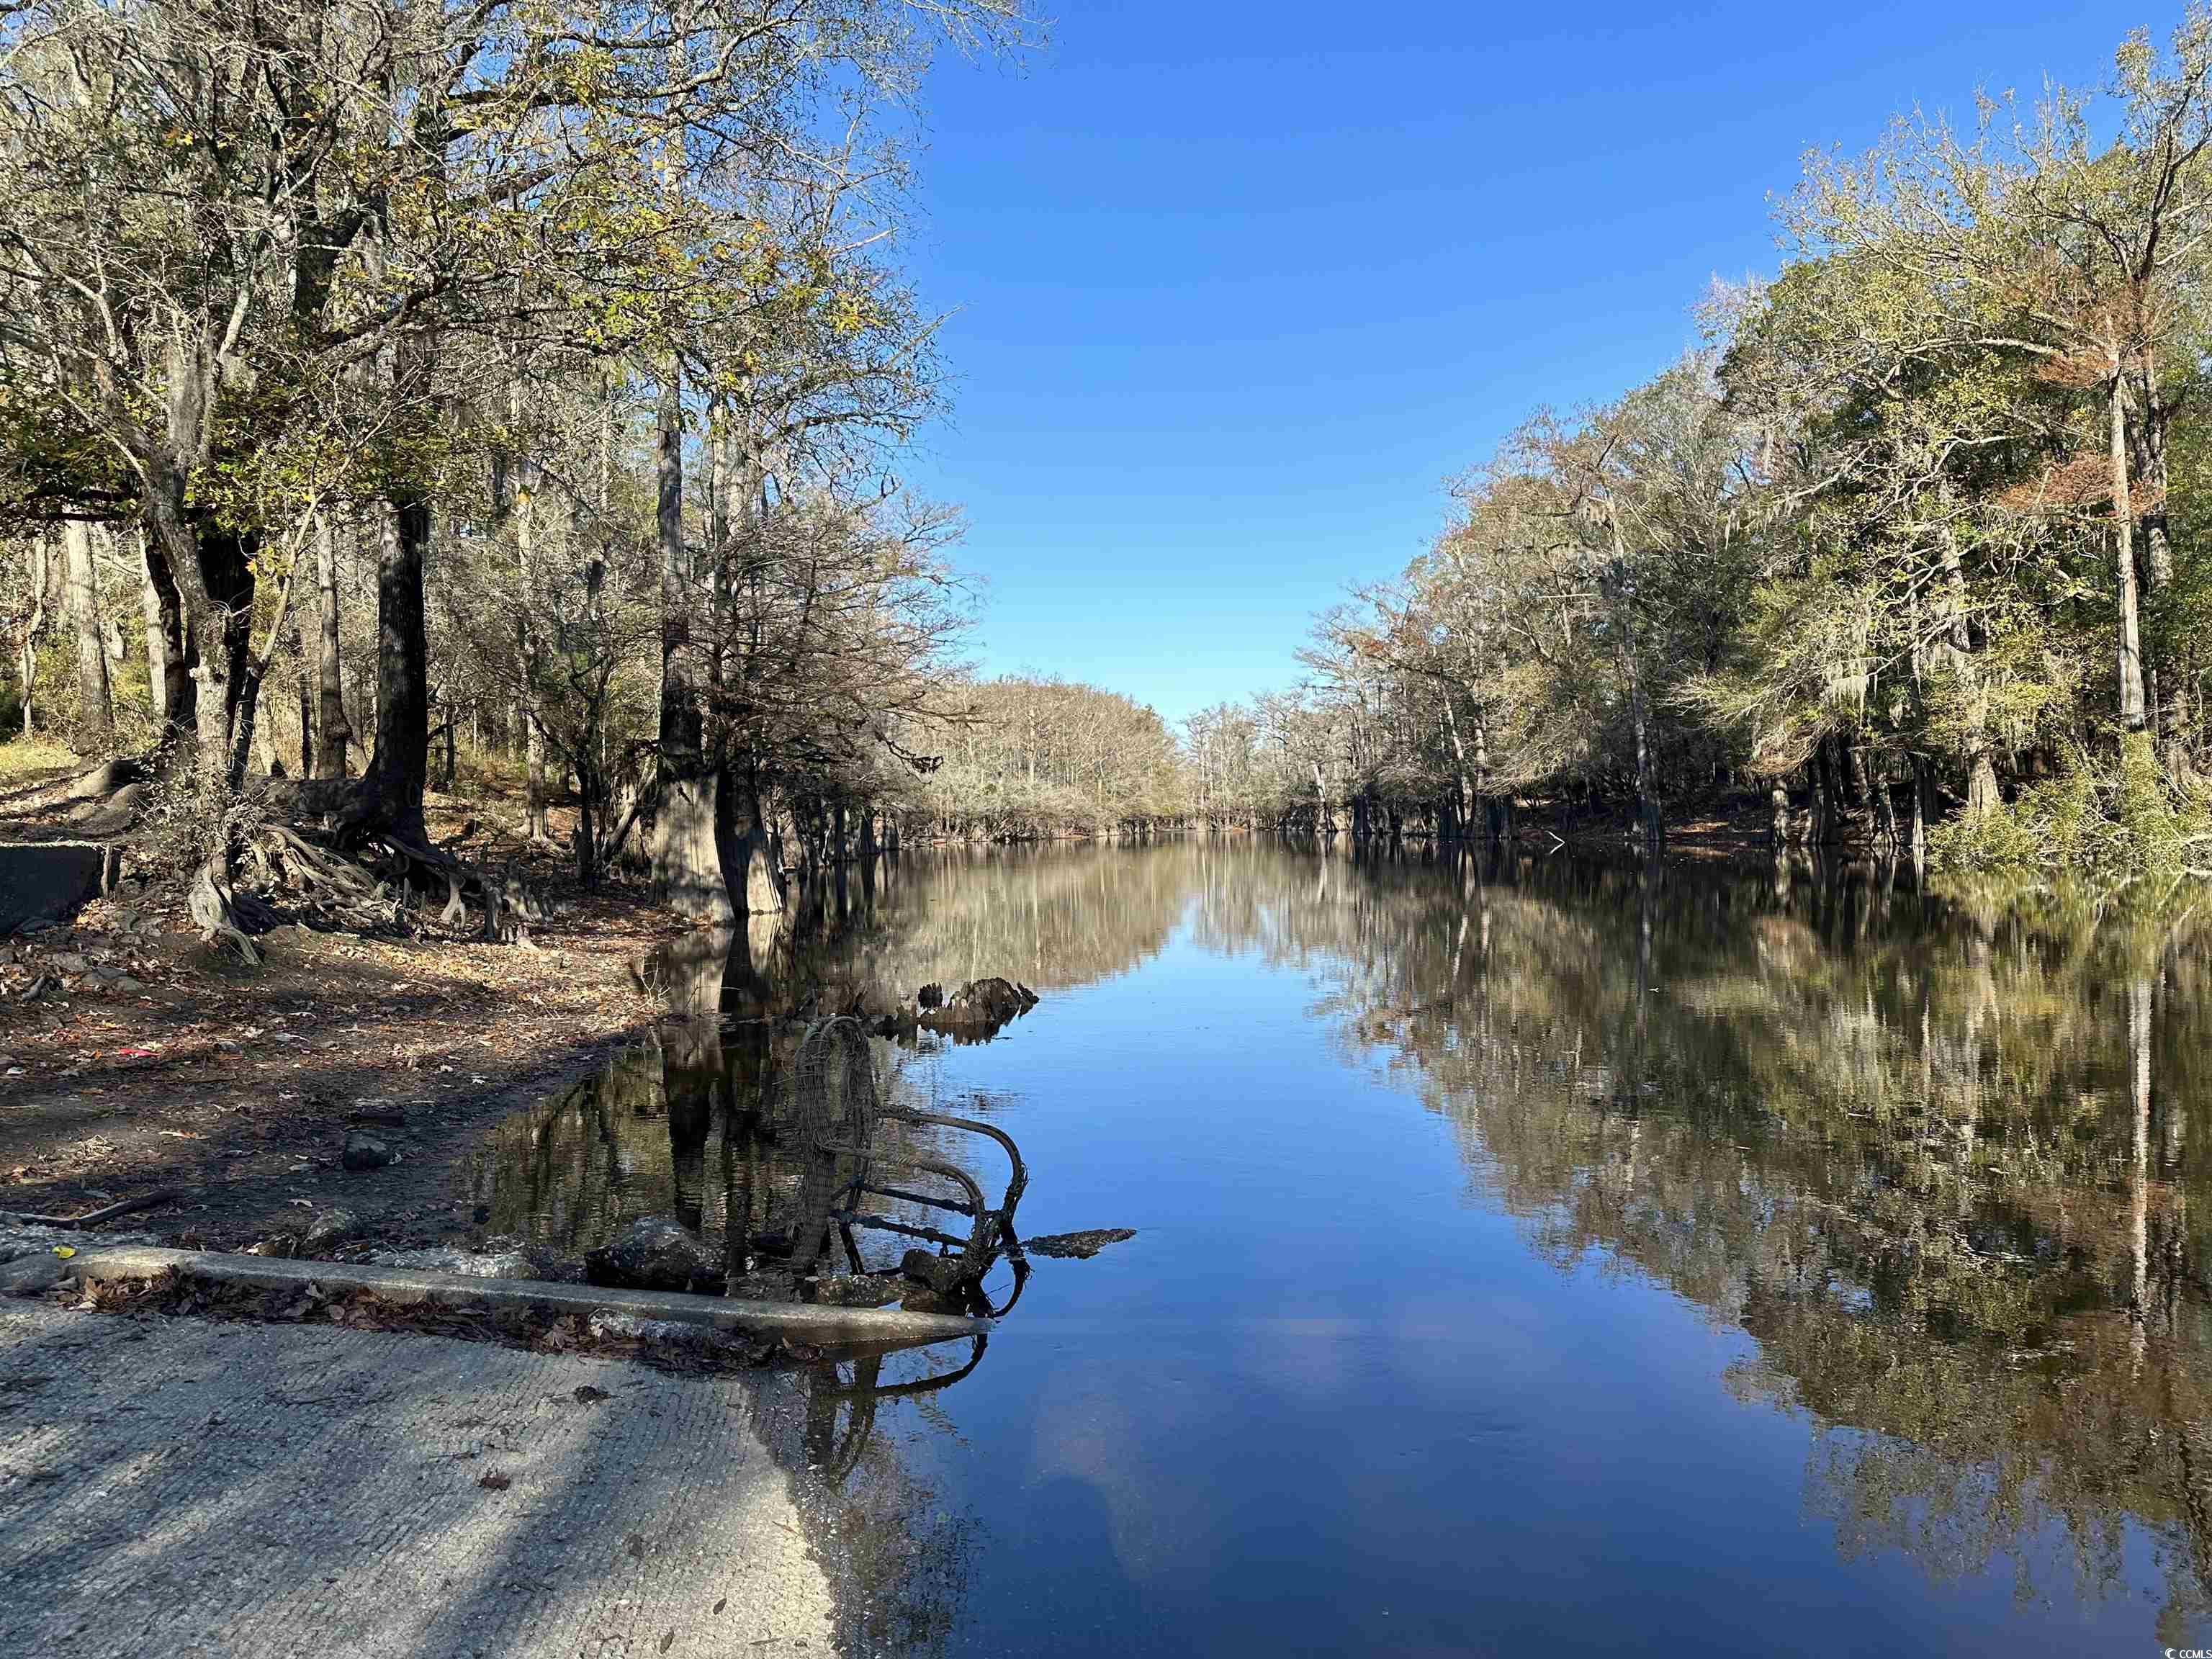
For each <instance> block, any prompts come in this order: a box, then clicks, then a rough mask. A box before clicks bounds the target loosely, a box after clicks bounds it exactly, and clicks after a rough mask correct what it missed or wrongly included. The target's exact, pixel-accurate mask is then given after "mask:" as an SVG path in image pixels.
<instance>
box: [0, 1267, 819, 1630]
mask: <svg viewBox="0 0 2212 1659" xmlns="http://www.w3.org/2000/svg"><path fill="white" fill-rule="evenodd" d="M754 1386H756V1385H755V1384H754V1383H751V1382H750V1381H749V1380H748V1379H746V1378H744V1377H742V1376H671V1375H668V1374H665V1373H663V1372H659V1371H654V1370H647V1369H645V1368H643V1367H640V1366H634V1365H630V1364H624V1363H623V1362H620V1361H611V1360H602V1359H587V1358H574V1357H570V1356H564V1355H551V1354H538V1353H529V1352H520V1351H517V1350H514V1349H509V1348H501V1347H494V1346H485V1345H481V1344H477V1343H471V1342H463V1341H457V1340H449V1339H447V1338H443V1337H431V1336H411V1335H392V1334H383V1333H379V1332H370V1331H345V1330H333V1329H329V1328H318V1327H311V1326H299V1325H247V1324H222V1323H214V1322H202V1321H198V1320H191V1319H129V1318H118V1317H116V1316H109V1315H104V1314H98V1313H90V1312H76V1311H72V1310H64V1309H62V1308H59V1307H57V1306H54V1305H52V1304H44V1303H32V1302H15V1303H0V1654H9V1655H13V1654H25V1655H29V1654H38V1655H50V1654H51V1655H69V1656H74V1659H99V1656H107V1655H113V1656H117V1659H122V1656H130V1659H138V1656H143V1655H147V1654H153V1653H161V1654H164V1655H207V1656H215V1655H222V1656H226V1659H228V1656H237V1659H277V1656H300V1659H353V1656H361V1659H369V1656H374V1659H399V1656H417V1655H420V1656H426V1659H471V1656H478V1659H511V1656H513V1659H519V1656H530V1659H537V1656H549V1659H550V1656H563V1659H575V1656H579V1655H582V1656H591V1659H612V1656H617V1655H630V1654H635V1655H640V1656H655V1659H657V1656H660V1655H664V1654H665V1655H667V1656H669V1659H678V1656H682V1655H701V1654H744V1655H749V1656H750V1655H773V1656H782V1655H792V1654H806V1655H809V1656H812V1659H823V1656H828V1655H829V1654H831V1653H832V1652H833V1651H834V1648H833V1644H832V1641H831V1637H830V1631H831V1627H832V1617H833V1613H832V1607H831V1601H830V1593H829V1585H828V1583H827V1582H826V1580H825V1578H824V1577H823V1572H822V1571H821V1569H820V1568H819V1567H818V1566H817V1565H816V1563H815V1561H814V1560H813V1559H812V1558H811V1556H810V1555H809V1554H808V1553H807V1547H806V1543H805V1539H804V1537H803V1536H802V1534H801V1532H800V1526H799V1516H798V1513H797V1511H796V1510H794V1508H793V1504H792V1501H791V1498H790V1495H789V1492H788V1489H787V1484H786V1481H785V1477H784V1474H783V1473H782V1471H781V1469H780V1468H777V1467H776V1465H775V1463H774V1462H772V1461H771V1460H770V1458H769V1454H768V1452H767V1451H766V1450H765V1449H763V1446H762V1444H761V1442H760V1440H759V1439H758V1437H757V1436H756V1435H755V1433H754V1431H753V1429H752V1427H751V1426H750V1395H749V1394H748V1390H749V1389H750V1388H752V1387H754Z"/></svg>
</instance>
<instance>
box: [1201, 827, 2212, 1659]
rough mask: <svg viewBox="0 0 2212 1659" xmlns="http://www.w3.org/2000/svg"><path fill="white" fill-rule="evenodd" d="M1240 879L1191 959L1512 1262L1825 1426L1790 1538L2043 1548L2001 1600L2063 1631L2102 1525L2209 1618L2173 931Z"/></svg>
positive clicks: (1594, 872)
mask: <svg viewBox="0 0 2212 1659" xmlns="http://www.w3.org/2000/svg"><path fill="white" fill-rule="evenodd" d="M1252 862H1253V865H1254V866H1255V874H1254V875H1253V877H1251V878H1245V879H1239V880H1237V881H1235V882H1233V883H1231V884H1228V886H1229V890H1228V891H1227V892H1226V893H1225V894H1223V895H1222V896H1221V897H1220V898H1218V899H1217V900H1214V901H1212V902H1208V903H1207V904H1206V906H1204V907H1203V914H1204V915H1206V917H1207V925H1208V926H1209V927H1212V929H1213V934H1212V942H1213V943H1215V944H1216V945H1218V948H1222V949H1231V948H1236V949H1249V948H1257V949H1260V950H1261V951H1265V952H1267V954H1268V955H1269V956H1271V957H1273V958H1275V959H1278V960H1280V961H1285V962H1291V963H1297V965H1298V966H1300V967H1301V968H1303V969H1307V970H1308V971H1312V972H1316V973H1318V974H1319V975H1321V976H1322V979H1323V981H1325V982H1326V983H1327V984H1328V987H1329V990H1328V994H1327V995H1326V996H1325V997H1324V998H1323V1000H1322V1003H1321V1005H1320V1006H1319V1008H1318V1009H1317V1011H1316V1012H1320V1013H1322V1014H1323V1015H1325V1016H1326V1017H1327V1018H1331V1019H1333V1020H1334V1021H1335V1022H1336V1023H1337V1025H1338V1028H1339V1030H1340V1032H1341V1034H1342V1037H1343V1040H1344V1042H1345V1043H1346V1047H1347V1048H1348V1049H1350V1050H1353V1051H1362V1052H1367V1053H1371V1054H1381V1055H1383V1057H1384V1058H1385V1059H1386V1060H1387V1061H1388V1062H1389V1065H1390V1066H1392V1067H1393V1068H1394V1069H1395V1070H1396V1071H1397V1072H1398V1073H1400V1074H1401V1076H1402V1077H1403V1079H1405V1081H1406V1082H1407V1085H1409V1086H1410V1087H1411V1088H1412V1089H1413V1090H1414V1091H1417V1092H1418V1094H1419V1097H1420V1098H1421V1099H1422V1100H1423V1101H1424V1102H1425V1103H1426V1105H1427V1106H1428V1107H1429V1109H1431V1110H1432V1111H1435V1112H1437V1113H1438V1114H1440V1115H1443V1117H1444V1118H1445V1119H1447V1120H1448V1121H1449V1122H1450V1123H1451V1125H1452V1126H1453V1127H1454V1129H1455V1132H1456V1133H1457V1135H1458V1138H1459V1141H1460V1145H1461V1148H1462V1153H1463V1155H1464V1157H1465V1158H1466V1160H1467V1162H1468V1166H1469V1168H1470V1170H1471V1171H1473V1172H1474V1178H1475V1179H1476V1180H1477V1181H1479V1182H1481V1183H1482V1184H1483V1185H1485V1186H1486V1188H1489V1189H1490V1193H1491V1195H1492V1198H1493V1199H1494V1200H1495V1201H1497V1202H1498V1203H1500V1204H1502V1205H1503V1206H1504V1207H1505V1208H1507V1209H1508V1210H1510V1212H1512V1213H1514V1214H1515V1215H1516V1216H1518V1217H1520V1218H1522V1220H1523V1222H1524V1225H1525V1231H1526V1233H1527V1236H1528V1238H1529V1240H1530V1242H1531V1243H1532V1244H1533V1245H1534V1248H1535V1249H1538V1250H1539V1251H1540V1252H1541V1253H1542V1254H1544V1255H1547V1256H1548V1257H1549V1258H1551V1259H1552V1260H1553V1261H1557V1262H1558V1263H1559V1264H1560V1265H1561V1266H1562V1267H1567V1266H1570V1265H1571V1264H1574V1263H1576V1262H1578V1261H1582V1260H1583V1259H1584V1258H1585V1257H1586V1256H1588V1255H1591V1254H1593V1253H1595V1254H1597V1255H1600V1256H1601V1258H1602V1259H1604V1260H1607V1261H1613V1262H1615V1263H1619V1264H1625V1265H1631V1266H1633V1267H1636V1268H1638V1269H1640V1270H1642V1271H1644V1272H1645V1273H1650V1274H1651V1275H1653V1276H1654V1277H1656V1278H1657V1279H1660V1280H1662V1282H1664V1283H1665V1284H1666V1285H1668V1286H1670V1287H1671V1288H1672V1289H1674V1291H1677V1292H1679V1293H1680V1294H1682V1295H1684V1296H1686V1297H1690V1298H1692V1300H1693V1301H1695V1302H1696V1303H1698V1304H1700V1305H1702V1306H1703V1307H1705V1309H1706V1310H1709V1311H1710V1312H1711V1315H1712V1316H1714V1317H1716V1318H1717V1319H1719V1320H1723V1321H1725V1322H1729V1323H1730V1324H1732V1325H1735V1326H1738V1327H1740V1328H1742V1329H1743V1330H1745V1331H1746V1332H1747V1333H1748V1334H1750V1335H1751V1336H1752V1337H1753V1338H1754V1339H1756V1341H1757V1350H1756V1356H1755V1358H1752V1359H1751V1360H1749V1361H1748V1362H1747V1363H1745V1364H1742V1365H1741V1366H1739V1367H1737V1368H1736V1369H1735V1370H1734V1371H1733V1372H1732V1373H1731V1375H1730V1377H1729V1383H1730V1386H1731V1388H1732V1389H1734V1391H1735V1392H1736V1393H1737V1394H1738V1395H1740V1396H1741V1397H1742V1398H1745V1399H1747V1400H1758V1401H1768V1402H1771V1403H1772V1404H1775V1405H1778V1406H1782V1407H1790V1408H1795V1409H1800V1410H1803V1411H1806V1412H1808V1413H1811V1414H1812V1415H1813V1416H1814V1419H1816V1421H1817V1423H1818V1424H1819V1425H1820V1426H1821V1430H1822V1432H1821V1434H1820V1437H1819V1440H1818V1442H1817V1444H1816V1451H1815V1455H1814V1461H1813V1465H1812V1467H1811V1468H1810V1469H1809V1470H1808V1504H1809V1505H1810V1507H1811V1508H1812V1509H1813V1510H1814V1511H1815V1512H1817V1513H1819V1514H1820V1515H1822V1516H1826V1518H1828V1519H1829V1520H1831V1521H1832V1522H1834V1523H1835V1525H1836V1528H1837V1534H1838V1539H1839V1541H1841V1545H1842V1547H1843V1548H1844V1549H1845V1550H1846V1551H1847V1552H1858V1551H1863V1550H1868V1549H1872V1548H1876V1547H1897V1548H1901V1549H1905V1550H1907V1551H1909V1552H1911V1553H1912V1554H1913V1555H1914V1556H1915V1557H1916V1558H1917V1559H1919V1560H1920V1561H1921V1562H1922V1564H1923V1565H1924V1566H1925V1567H1926V1568H1927V1569H1928V1570H1929V1571H1931V1572H1933V1573H1936V1574H1937V1575H1939V1576H1946V1577H1948V1576H1955V1575H1965V1574H1968V1573H1972V1572H1975V1571H1980V1570H1981V1569H1983V1568H1984V1567H1986V1566H1988V1565H1990V1564H1992V1563H1993V1562H1995V1561H1997V1560H2000V1559H2005V1558H2008V1557H2009V1558H2010V1559H2012V1560H2013V1561H2014V1562H2015V1564H2016V1565H2019V1566H2020V1570H2021V1571H2022V1572H2023V1573H2025V1572H2026V1571H2027V1567H2026V1566H2025V1565H2024V1564H2026V1563H2027V1562H2029V1561H2031V1560H2033V1559H2039V1554H2040V1552H2039V1551H2038V1550H2037V1549H2036V1548H2035V1547H2034V1546H2035V1545H2036V1542H2037V1541H2038V1540H2039V1539H2040V1538H2045V1537H2048V1536H2050V1535H2051V1533H2052V1531H2053V1529H2056V1530H2057V1532H2058V1533H2060V1534H2063V1537H2064V1538H2065V1539H2066V1540H2067V1541H2068V1544H2069V1551H2068V1553H2069V1556H2070V1559H2071V1562H2072V1571H2073V1573H2074V1575H2075V1582H2074V1583H2072V1584H2071V1585H2070V1586H2061V1585H2056V1584H2048V1583H2045V1584H2040V1585H2038V1584H2033V1583H2027V1582H2023V1583H2021V1590H2022V1593H2023V1594H2033V1595H2052V1594H2063V1593H2065V1592H2067V1591H2069V1590H2070V1591H2071V1593H2073V1594H2075V1595H2083V1596H2089V1597H2095V1596H2099V1595H2107V1594H2112V1593H2115V1592H2117V1591H2118V1590H2119V1589H2120V1588H2121V1587H2122V1585H2123V1583H2124V1574H2123V1564H2122V1560H2121V1539H2122V1523H2123V1522H2124V1520H2125V1519H2127V1518H2130V1517H2132V1518H2133V1519H2134V1520H2136V1521H2137V1522H2141V1523H2142V1524H2144V1525H2145V1526H2147V1527H2148V1528H2151V1529H2152V1530H2153V1532H2154V1534H2155V1536H2156V1537H2157V1538H2158V1540H2159V1541H2160V1571H2161V1572H2162V1574H2163V1576H2164V1578H2165V1582H2166V1612H2165V1613H2164V1615H2163V1616H2162V1618H2161V1621H2160V1624H2161V1628H2162V1629H2163V1630H2164V1631H2166V1632H2167V1633H2168V1639H2171V1640H2175V1641H2179V1640H2180V1639H2181V1632H2183V1631H2184V1630H2185V1628H2186V1626H2187V1622H2188V1621H2189V1620H2191V1618H2202V1617H2203V1615H2204V1614H2205V1613H2206V1611H2207V1607H2208V1601H2207V1590H2206V1586H2207V1583H2208V1577H2207V1575H2208V1571H2212V1525H2209V1524H2208V1517H2207V1515H2206V1511H2205V1490H2206V1488H2205V1483H2206V1481H2207V1480H2208V1479H2212V1463H2208V1462H2207V1457H2208V1453H2212V1448H2208V1446H2207V1444H2206V1433H2205V1420H2206V1416H2207V1409H2208V1402H2207V1400H2206V1397H2205V1383H2206V1378H2207V1376H2208V1364H2209V1363H2212V1355H2208V1352H2207V1346H2206V1323H2205V1303H2204V1297H2203V1290H2204V1279H2203V1268H2204V1263H2205V1254H2204V1249H2205V1243H2206V1240H2205V1238H2204V1237H2203V1231H2202V1229H2201V1228H2200V1227H2192V1225H2191V1215H2192V1206H2191V1203H2190V1199H2191V1195H2192V1194H2193V1193H2194V1192H2196V1191H2197V1190H2199V1189H2201V1188H2202V1187H2203V1183H2204V1181H2205V1175H2206V1170H2205V1159H2204V1152H2203V1148H2202V1147H2201V1146H2192V1145H2191V1135H2190V1133H2189V1131H2190V1127H2191V1125H2190V1119H2191V1111H2190V1108H2192V1107H2195V1106H2197V1105H2199V1104H2200V1103H2202V1102H2203V1099H2204V1091H2203V1065H2204V1060H2203V1055H2204V1054H2205V1053H2206V1052H2207V1040H2208V1038H2212V1030H2208V1027H2207V1016H2208V1008H2207V1002H2206V997H2205V993H2206V989H2207V986H2208V964H2209V963H2212V957H2208V952H2207V950H2206V948H2205V937H2204V934H2203V931H2202V930H2192V929H2190V928H2187V927H2185V928H2183V929H2180V930H2179V931H2172V930H2161V929H2159V928H2157V927H2142V928H2137V929H2134V930H2130V929H2125V928H2115V929H2108V930H2106V931H2104V932H2101V933H2098V932H2069V931H2064V930H2039V929H2038V928H2036V927H2033V926H2031V925H2028V924H2026V923H2023V922H2019V921H2000V920H1999V919H1998V918H1997V917H1996V916H1995V915H1988V914H1975V913H1973V912H1972V911H1970V910H1967V909H1964V908H1958V907H1954V906H1950V905H1946V904H1942V903H1940V902H1935V901H1929V900H1923V899H1920V898H1918V897H1917V896H1913V895H1911V894H1910V893H1904V892H1898V891H1895V890H1884V889H1883V888H1882V887H1881V886H1879V885H1869V884H1851V883H1835V884H1824V885H1808V884H1802V883H1800V884H1793V885H1792V886H1791V887H1790V889H1788V890H1786V891H1784V892H1783V893H1780V894H1778V893H1777V891H1776V890H1775V888H1774V887H1773V886H1772V885H1771V884H1765V885H1758V884H1748V883H1744V884H1735V883H1729V882H1728V881H1725V880H1720V879H1714V878H1698V877H1694V876H1685V875H1682V874H1680V873H1674V872H1650V873H1646V872H1644V871H1642V870H1638V869H1635V868H1628V869H1602V868H1593V867H1591V866H1575V865H1556V864H1542V863H1525V862H1524V863H1520V864H1516V865H1513V866H1504V867H1493V868H1492V869H1490V870H1488V871H1486V872H1483V871H1478V870H1476V869H1475V868H1474V866H1460V867H1459V869H1458V870H1457V871H1456V872H1455V874H1456V876H1457V879H1456V880H1454V879H1449V878H1448V875H1449V873H1454V872H1447V871H1445V870H1443V869H1437V868H1425V867H1422V866H1419V865H1418V864H1398V865H1389V866H1379V867H1373V868H1369V869H1365V870H1363V871H1362V872H1360V874H1359V875H1358V878H1353V879H1343V880H1339V881H1336V882H1335V883H1334V884H1333V885H1332V886H1331V887H1330V888H1329V889H1328V890H1327V891H1326V893H1325V894H1324V893H1323V891H1322V889H1320V888H1319V887H1318V886H1317V885H1316V884H1315V882H1314V877H1313V873H1312V869H1311V866H1292V867H1291V868H1289V869H1285V870H1282V871H1280V872H1279V873H1277V874H1275V875H1273V876H1272V877H1271V876H1268V875H1267V874H1265V873H1261V872H1267V870H1268V869H1269V868H1270V866H1272V865H1273V862H1274V861H1273V860H1268V859H1267V858H1265V857H1257V858H1255V859H1254V860H1252ZM1317 900H1318V902H1316V901H1317ZM2204 1212H2205V1208H2204V1205H2203V1201H2202V1200H2199V1202H2198V1203H2197V1206H2195V1207H2194V1213H2195V1214H2197V1215H2202V1214H2203V1213H2204Z"/></svg>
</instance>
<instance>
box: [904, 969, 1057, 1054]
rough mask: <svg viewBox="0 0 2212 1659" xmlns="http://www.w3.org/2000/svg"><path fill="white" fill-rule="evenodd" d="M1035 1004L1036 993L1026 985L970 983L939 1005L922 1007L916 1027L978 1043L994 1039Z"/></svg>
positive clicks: (994, 981)
mask: <svg viewBox="0 0 2212 1659" xmlns="http://www.w3.org/2000/svg"><path fill="white" fill-rule="evenodd" d="M924 988H925V989H927V988H928V987H924ZM1036 1005H1037V999H1036V992H1034V991H1032V990H1030V988H1029V987H1027V986H1025V985H1017V984H1015V983H1014V982H1013V981H1011V980H1004V979H979V980H971V981H969V982H968V983H967V984H965V985H963V986H962V987H960V988H959V990H958V991H957V992H955V993H954V994H952V995H951V997H949V998H947V999H946V1000H945V1002H944V1004H943V1006H939V1007H927V1006H925V1007H924V1008H923V1009H922V1011H921V1013H920V1014H919V1015H918V1016H917V1017H916V1019H915V1024H918V1025H920V1026H921V1028H922V1029H923V1030H927V1031H935V1032H937V1033H939V1035H940V1036H950V1037H956V1038H958V1039H960V1040H961V1041H963V1042H981V1041H983V1040H984V1039H985V1038H987V1037H992V1036H997V1035H998V1034H999V1032H1000V1030H1003V1029H1004V1028H1005V1027H1006V1025H1007V1024H1010V1023H1012V1021H1014V1020H1017V1019H1019V1018H1021V1017H1022V1016H1023V1015H1024V1014H1025V1013H1027V1012H1029V1011H1030V1009H1032V1008H1034V1007H1036Z"/></svg>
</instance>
